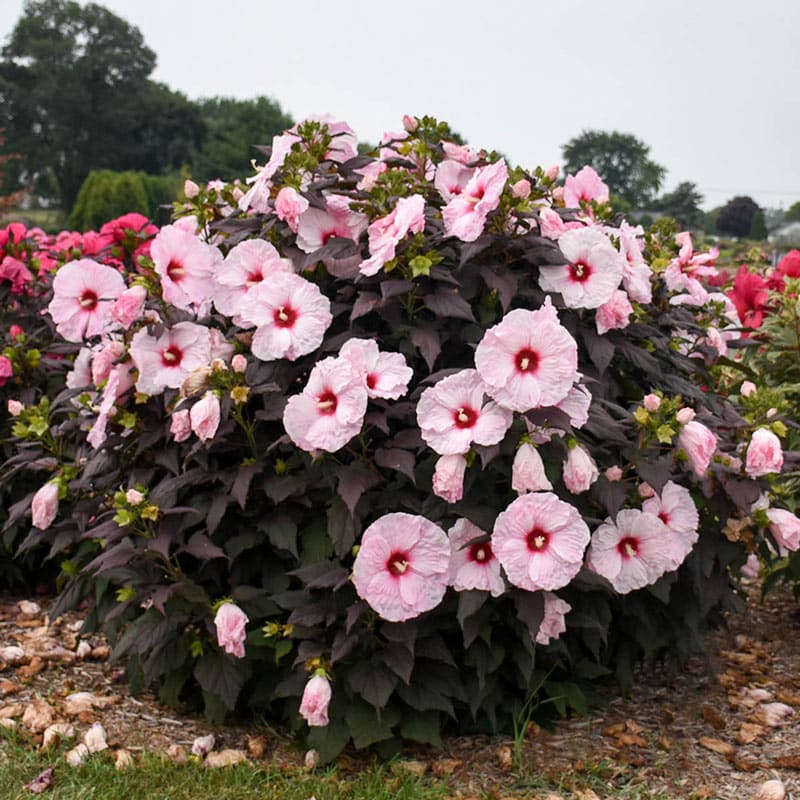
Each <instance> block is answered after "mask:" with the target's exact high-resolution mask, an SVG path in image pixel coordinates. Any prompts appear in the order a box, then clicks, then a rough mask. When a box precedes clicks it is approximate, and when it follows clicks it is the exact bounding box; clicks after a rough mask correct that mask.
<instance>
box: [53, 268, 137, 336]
mask: <svg viewBox="0 0 800 800" xmlns="http://www.w3.org/2000/svg"><path fill="white" fill-rule="evenodd" d="M124 291H125V281H124V279H123V277H122V275H120V274H119V272H117V271H116V270H115V269H112V268H111V267H107V266H105V265H104V264H98V263H97V262H96V261H91V260H90V259H88V258H82V259H80V260H79V261H70V262H69V263H68V264H64V266H63V267H61V269H59V270H58V272H56V276H55V278H53V299H52V300H51V301H50V305H49V306H48V307H47V310H48V311H49V312H50V316H51V317H52V318H53V322H55V323H56V330H57V331H58V332H59V334H61V336H63V337H64V338H65V339H66V340H67V341H68V342H80V341H83V340H84V339H89V338H91V337H92V336H99V335H100V334H101V333H105V332H106V331H107V330H108V329H109V328H110V327H111V326H112V325H113V319H112V318H111V307H112V305H113V304H114V301H115V300H116V299H117V298H118V297H119V296H120V295H121V294H122V292H124Z"/></svg>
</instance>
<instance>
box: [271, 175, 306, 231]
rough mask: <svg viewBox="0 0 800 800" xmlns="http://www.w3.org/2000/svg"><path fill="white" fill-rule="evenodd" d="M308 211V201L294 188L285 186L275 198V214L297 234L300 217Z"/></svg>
mask: <svg viewBox="0 0 800 800" xmlns="http://www.w3.org/2000/svg"><path fill="white" fill-rule="evenodd" d="M307 210H308V200H306V199H305V197H303V195H301V194H300V193H299V192H298V191H297V189H295V188H293V187H292V186H284V187H283V189H281V190H280V191H279V192H278V196H277V197H276V198H275V214H276V215H277V216H278V219H280V220H283V221H284V222H285V223H286V224H287V225H288V226H289V227H290V228H291V230H292V232H293V233H297V222H298V220H299V219H300V215H301V214H303V213H304V212H305V211H307Z"/></svg>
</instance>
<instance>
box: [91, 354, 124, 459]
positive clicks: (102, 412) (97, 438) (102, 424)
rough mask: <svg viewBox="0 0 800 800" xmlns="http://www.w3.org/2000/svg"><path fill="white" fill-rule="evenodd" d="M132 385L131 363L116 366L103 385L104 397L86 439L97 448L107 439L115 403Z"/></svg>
mask: <svg viewBox="0 0 800 800" xmlns="http://www.w3.org/2000/svg"><path fill="white" fill-rule="evenodd" d="M131 386H133V380H132V378H131V375H130V365H128V364H119V365H118V366H116V367H114V369H113V370H112V371H111V372H110V374H109V376H108V380H107V382H106V385H105V386H104V387H103V399H102V401H101V402H100V407H99V413H98V415H97V419H96V420H95V421H94V424H93V425H92V427H91V430H90V431H89V433H88V434H87V435H86V441H87V442H89V444H90V445H91V446H92V447H94V448H95V449H97V448H98V447H100V445H101V444H103V442H104V441H105V440H106V426H107V425H108V420H109V419H110V418H111V416H112V415H113V413H114V412H115V407H114V404H115V403H116V402H117V399H118V398H119V397H120V396H121V395H123V394H124V393H125V392H127V391H128V389H130V388H131Z"/></svg>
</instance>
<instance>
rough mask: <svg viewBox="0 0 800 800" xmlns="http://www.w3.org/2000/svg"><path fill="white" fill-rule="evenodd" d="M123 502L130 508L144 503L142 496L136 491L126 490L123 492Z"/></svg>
mask: <svg viewBox="0 0 800 800" xmlns="http://www.w3.org/2000/svg"><path fill="white" fill-rule="evenodd" d="M125 501H126V502H127V503H130V504H131V505H132V506H138V505H141V504H142V503H143V502H144V495H143V494H142V493H141V492H140V491H138V490H137V489H128V491H127V492H125Z"/></svg>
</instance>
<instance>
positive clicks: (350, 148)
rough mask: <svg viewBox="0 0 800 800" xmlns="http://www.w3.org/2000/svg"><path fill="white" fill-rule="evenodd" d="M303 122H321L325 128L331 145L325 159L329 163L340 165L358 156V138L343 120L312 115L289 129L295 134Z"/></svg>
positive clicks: (328, 116) (323, 115)
mask: <svg viewBox="0 0 800 800" xmlns="http://www.w3.org/2000/svg"><path fill="white" fill-rule="evenodd" d="M303 122H321V123H323V124H324V125H325V126H326V127H327V129H328V134H329V136H330V137H331V143H330V145H329V147H328V150H327V152H326V153H325V158H326V159H328V160H329V161H336V162H338V163H340V164H341V163H343V162H345V161H348V160H349V159H351V158H355V157H356V156H357V155H358V137H357V136H356V134H355V131H354V130H353V129H352V128H351V127H350V126H349V125H348V124H347V123H346V122H345V121H344V120H341V119H334V118H333V117H332V116H331V115H330V114H313V115H312V116H310V117H306V118H305V119H304V120H302V122H298V123H297V125H295V126H294V127H293V128H291V129H290V130H291V131H292V133H296V132H297V129H298V127H299V126H300V125H301V124H302V123H303Z"/></svg>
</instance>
